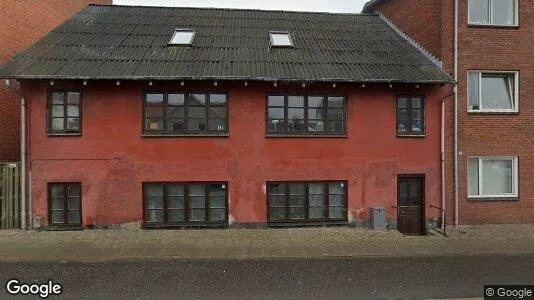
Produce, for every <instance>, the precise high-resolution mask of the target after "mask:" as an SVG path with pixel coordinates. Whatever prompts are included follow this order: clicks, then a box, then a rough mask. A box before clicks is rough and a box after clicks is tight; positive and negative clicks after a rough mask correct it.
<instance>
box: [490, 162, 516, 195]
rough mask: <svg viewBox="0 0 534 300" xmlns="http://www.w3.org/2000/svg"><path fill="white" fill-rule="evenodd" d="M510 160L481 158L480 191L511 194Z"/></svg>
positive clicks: (492, 193)
mask: <svg viewBox="0 0 534 300" xmlns="http://www.w3.org/2000/svg"><path fill="white" fill-rule="evenodd" d="M512 169H513V161H512V160H503V159H499V160H497V159H495V160H482V193H483V194H485V195H500V194H513V193H514V191H513V179H512Z"/></svg>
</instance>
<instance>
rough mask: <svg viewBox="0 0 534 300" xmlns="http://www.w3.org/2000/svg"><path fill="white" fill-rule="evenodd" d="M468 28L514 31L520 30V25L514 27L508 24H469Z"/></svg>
mask: <svg viewBox="0 0 534 300" xmlns="http://www.w3.org/2000/svg"><path fill="white" fill-rule="evenodd" d="M467 26H468V27H474V28H477V27H481V28H485V27H487V28H511V29H514V28H519V24H512V25H507V24H488V23H468V24H467Z"/></svg>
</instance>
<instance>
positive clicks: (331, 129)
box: [266, 95, 346, 135]
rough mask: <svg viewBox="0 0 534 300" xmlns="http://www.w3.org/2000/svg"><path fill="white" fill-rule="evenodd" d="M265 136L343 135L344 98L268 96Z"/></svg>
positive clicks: (344, 127)
mask: <svg viewBox="0 0 534 300" xmlns="http://www.w3.org/2000/svg"><path fill="white" fill-rule="evenodd" d="M267 102H268V103H267V126H266V127H267V133H268V134H294V135H306V134H307V135H314V134H323V135H324V134H334V135H335V134H338V135H339V134H346V120H345V98H344V97H343V96H333V95H332V96H320V95H317V96H316V95H313V96H312V95H310V96H299V95H291V96H290V95H270V96H268V99H267Z"/></svg>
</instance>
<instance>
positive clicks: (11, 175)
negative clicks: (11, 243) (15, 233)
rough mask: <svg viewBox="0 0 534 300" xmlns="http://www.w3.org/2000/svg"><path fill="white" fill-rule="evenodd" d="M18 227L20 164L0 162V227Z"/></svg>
mask: <svg viewBox="0 0 534 300" xmlns="http://www.w3.org/2000/svg"><path fill="white" fill-rule="evenodd" d="M15 228H20V164H19V163H9V164H4V163H0V229H15Z"/></svg>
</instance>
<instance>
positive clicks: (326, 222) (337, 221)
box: [266, 219, 349, 227]
mask: <svg viewBox="0 0 534 300" xmlns="http://www.w3.org/2000/svg"><path fill="white" fill-rule="evenodd" d="M329 225H332V226H335V225H340V226H348V225H349V222H348V221H347V220H346V219H345V220H344V219H332V220H317V221H308V220H305V221H298V220H289V221H267V224H266V226H267V227H305V226H329Z"/></svg>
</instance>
